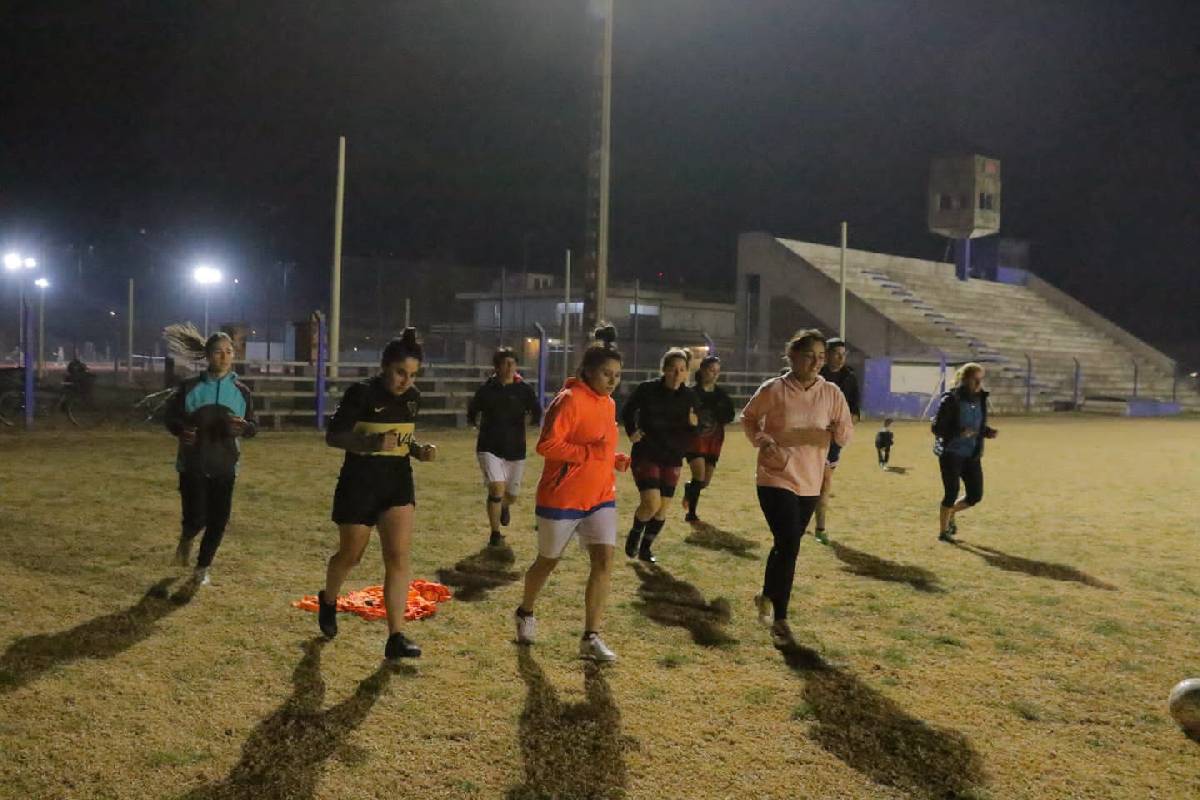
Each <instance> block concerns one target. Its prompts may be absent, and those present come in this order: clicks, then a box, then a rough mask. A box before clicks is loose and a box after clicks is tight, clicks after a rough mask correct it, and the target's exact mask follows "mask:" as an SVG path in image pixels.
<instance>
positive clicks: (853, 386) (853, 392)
mask: <svg viewBox="0 0 1200 800" xmlns="http://www.w3.org/2000/svg"><path fill="white" fill-rule="evenodd" d="M846 377H848V378H849V379H850V380H848V381H847V382H846V391H845V395H846V404H847V405H848V406H849V407H850V414H851V415H852V416H853V417H854V418H855V419H858V418H859V411H860V409H861V405H860V402H861V400H862V394H861V392H860V390H859V388H858V376H857V375H855V374H854V373H853V372H851V373H850V374H849V375H847V376H846Z"/></svg>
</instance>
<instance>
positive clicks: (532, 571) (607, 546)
mask: <svg viewBox="0 0 1200 800" xmlns="http://www.w3.org/2000/svg"><path fill="white" fill-rule="evenodd" d="M616 333H617V332H616V329H614V328H613V327H612V326H611V325H606V326H602V327H600V328H598V329H597V330H596V339H597V341H596V343H595V344H593V345H591V346H590V347H588V349H587V350H586V351H585V352H584V354H583V362H582V363H581V364H580V365H579V371H578V373H577V377H574V378H570V379H568V380H567V382H566V384H565V385H564V386H563V388H562V391H560V392H559V393H558V395H557V396H555V398H554V401H553V402H551V403H550V407H549V408H547V409H546V416H545V422H544V424H543V425H542V435H541V437H540V438H539V439H538V444H537V452H538V454H539V455H541V456H542V457H543V458H544V459H545V462H544V465H543V467H542V478H541V480H540V481H538V487H537V509H536V512H535V513H536V514H537V532H538V533H537V536H538V542H537V544H538V555H537V559H536V560H535V561H534V562H533V564H532V565H531V566H530V567H529V569H528V571H526V573H525V592H524V595H523V597H522V599H521V604H520V605H519V606H517V610H516V613H515V614H514V621H515V622H516V626H517V642H518V643H520V644H530V643H532V642H533V641H534V639H535V638H536V636H537V620H536V619H535V618H534V616H533V606H534V603H535V602H536V601H537V597H538V594H539V593H540V592H541V591H542V587H543V586H545V585H546V581H547V580H548V579H549V578H550V573H552V572H553V571H554V568H555V567H556V566H558V562H559V560H560V559H561V558H562V556H563V553H564V552H565V551H566V549H567V545H568V544H570V543H571V539H573V538H575V536H576V535H577V534H578V536H579V542H580V544H582V545H584V546H586V547H587V549H588V556H589V557H590V559H591V570H590V572H589V573H588V579H587V589H586V590H585V592H584V596H583V607H584V612H583V617H584V621H583V637H582V638H581V639H580V642H579V657H580V658H586V659H591V660H593V661H598V662H608V661H615V660H616V658H617V656H616V654H615V653H614V652H613V651H612V650H610V649H609V648H608V646H607V645H606V644H605V643H604V641H603V640H601V638H600V623H601V621H602V619H603V616H604V609H605V606H606V604H607V601H608V586H609V579H610V576H611V574H612V554H613V548H614V547H615V546H616V544H617V503H616V481H615V478H614V475H613V470H614V469H616V468H623V467H624V466H625V465H627V462H628V459H626V458H625V457H624V456H621V455H619V454H618V453H617V414H616V406H615V405H614V404H613V400H612V393H613V392H614V391H615V390H616V388H617V386H618V385H619V384H620V383H621V354H620V353H619V352H618V351H617V349H616V348H615V347H614V346H613V343H614V342H615V340H616ZM618 465H620V466H618Z"/></svg>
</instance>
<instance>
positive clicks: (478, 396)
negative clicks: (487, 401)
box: [467, 383, 487, 428]
mask: <svg viewBox="0 0 1200 800" xmlns="http://www.w3.org/2000/svg"><path fill="white" fill-rule="evenodd" d="M486 386H487V384H486V383H485V384H484V385H483V386H480V387H479V388H478V389H476V390H475V394H473V395H472V396H471V400H470V402H468V403H467V424H468V425H470V426H471V427H472V428H474V427H475V425H476V423H477V422H478V421H479V412H480V411H482V410H483V408H482V406H483V390H484V388H485V387H486Z"/></svg>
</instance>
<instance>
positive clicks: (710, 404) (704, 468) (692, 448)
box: [683, 356, 734, 522]
mask: <svg viewBox="0 0 1200 800" xmlns="http://www.w3.org/2000/svg"><path fill="white" fill-rule="evenodd" d="M720 376H721V359H719V358H717V357H716V356H705V357H704V358H703V359H702V360H701V361H700V368H699V369H697V370H696V384H695V385H694V386H693V387H692V393H693V394H695V395H696V402H697V404H698V405H699V407H700V413H699V415H698V416H699V418H700V425H699V426H698V427H697V428H696V432H695V434H694V435H693V436H692V438H691V441H690V442H688V446H687V453H685V454H684V459H685V460H686V461H687V462H688V466H689V467H691V470H692V479H691V480H690V481H688V485H687V486H685V487H683V508H684V510H685V511H686V512H687V516H685V517H684V519H685V520H686V521H687V522H698V521H699V519H700V518H699V517H698V516H696V509H697V508H698V507H699V505H700V492H702V491H704V489H706V488H707V487H708V483H709V481H711V480H712V476H713V472H714V471H715V470H716V468H717V459H719V458H720V457H721V447H722V445H724V444H725V426H726V425H728V424H729V423H731V422H733V416H734V413H733V400H731V399H730V397H729V395H728V394H726V393H725V390H724V389H722V388H721V387H720V386H717V378H719V377H720Z"/></svg>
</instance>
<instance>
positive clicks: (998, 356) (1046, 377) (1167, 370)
mask: <svg viewBox="0 0 1200 800" xmlns="http://www.w3.org/2000/svg"><path fill="white" fill-rule="evenodd" d="M777 241H778V242H779V244H781V245H783V246H784V247H785V248H787V249H788V250H789V251H791V252H792V253H794V254H795V255H796V256H799V259H800V260H802V262H804V263H806V264H808V265H811V266H812V267H813V268H815V269H817V270H818V271H820V272H821V273H822V274H823V275H825V276H826V277H828V278H830V279H831V280H833V281H837V280H838V279H839V274H840V251H839V249H838V248H835V247H829V246H825V245H816V244H810V243H807V242H796V241H791V240H786V239H778V240H777ZM1035 280H1036V279H1035ZM846 290H847V292H848V293H850V294H852V295H854V296H856V297H857V298H858V299H859V300H861V301H863V302H864V303H867V304H868V305H870V306H871V307H873V308H874V309H875V310H877V311H878V312H879V313H880V314H882V315H884V316H886V317H887V318H888V319H889V320H890V321H891V322H893V323H894V324H895V325H897V326H899V327H900V328H902V329H903V330H904V331H906V332H907V333H909V334H911V335H912V336H913V337H914V338H915V339H918V340H920V341H921V342H922V343H924V344H925V345H926V346H927V347H928V348H930V349H931V350H933V351H940V352H941V353H944V354H945V356H946V359H947V361H949V362H951V363H961V362H962V361H966V360H974V361H979V362H981V363H984V364H985V365H986V367H987V369H988V372H989V376H988V383H989V385H990V388H991V391H992V395H993V400H994V402H995V404H996V405H997V406H998V407H1000V408H1002V409H1006V410H1020V409H1023V408H1024V406H1025V402H1026V393H1027V391H1028V392H1029V396H1030V400H1031V406H1032V408H1033V409H1034V410H1044V409H1048V408H1051V407H1053V406H1055V405H1058V404H1064V403H1069V402H1071V401H1073V400H1074V398H1075V396H1076V385H1075V375H1076V361H1078V367H1079V374H1080V382H1079V384H1080V385H1079V387H1078V396H1079V398H1080V400H1081V401H1082V402H1083V405H1084V408H1085V409H1086V407H1087V403H1088V401H1089V399H1090V400H1092V401H1094V402H1095V403H1096V404H1097V405H1099V404H1100V403H1102V402H1104V401H1103V400H1101V398H1109V399H1114V398H1115V399H1120V400H1127V399H1130V398H1133V397H1138V398H1156V399H1159V400H1171V398H1172V394H1173V391H1174V392H1175V394H1176V399H1177V400H1178V401H1179V402H1180V403H1181V404H1182V405H1183V406H1184V407H1186V408H1200V398H1197V397H1195V396H1193V395H1194V393H1189V392H1183V391H1180V390H1179V387H1178V386H1175V385H1174V376H1173V371H1174V364H1173V362H1171V361H1170V359H1169V358H1167V357H1166V356H1164V355H1162V354H1161V353H1157V352H1156V351H1153V350H1152V348H1149V346H1148V345H1145V344H1144V343H1140V342H1136V340H1135V342H1136V343H1135V344H1134V345H1131V344H1130V340H1132V339H1133V337H1132V336H1130V335H1129V334H1127V333H1125V332H1123V331H1119V329H1116V330H1117V332H1118V333H1119V335H1120V338H1121V339H1123V340H1124V341H1118V339H1117V338H1116V337H1114V336H1113V335H1111V334H1113V333H1114V329H1115V327H1116V326H1113V325H1112V324H1111V323H1108V322H1107V321H1105V322H1104V323H1103V325H1104V326H1106V328H1107V329H1102V328H1101V326H1100V325H1098V324H1096V320H1095V317H1097V316H1098V315H1095V312H1091V311H1090V310H1087V311H1086V314H1087V315H1090V317H1091V319H1088V318H1084V317H1085V315H1084V314H1081V313H1075V314H1072V313H1068V311H1067V310H1064V308H1063V307H1061V306H1060V305H1059V304H1056V303H1055V302H1052V299H1051V298H1048V297H1047V296H1046V293H1045V292H1043V293H1039V292H1038V291H1035V290H1034V289H1033V288H1030V287H1029V286H1024V285H1014V284H1008V283H997V282H994V281H986V280H977V279H970V280H967V281H961V280H959V279H958V278H957V277H956V276H955V274H954V266H953V265H952V264H946V263H939V262H931V261H921V260H918V259H909V258H900V257H895V256H887V255H883V254H878V253H868V252H864V251H857V250H848V251H847V265H846ZM1054 291H1056V290H1054ZM1071 302H1074V301H1071ZM1077 305H1078V304H1077ZM1081 308H1082V307H1081ZM1135 365H1136V376H1135ZM1030 367H1031V369H1030ZM1135 381H1136V387H1135ZM1027 384H1028V387H1027Z"/></svg>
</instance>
